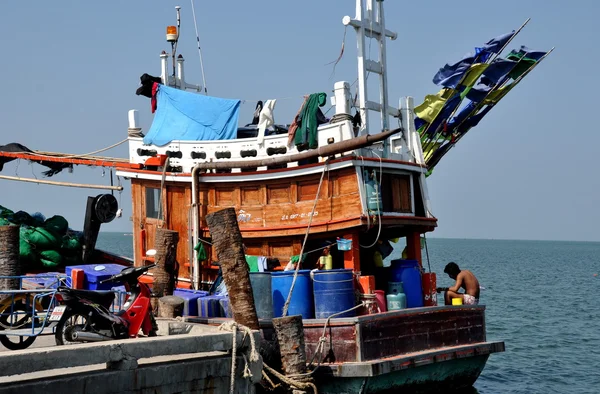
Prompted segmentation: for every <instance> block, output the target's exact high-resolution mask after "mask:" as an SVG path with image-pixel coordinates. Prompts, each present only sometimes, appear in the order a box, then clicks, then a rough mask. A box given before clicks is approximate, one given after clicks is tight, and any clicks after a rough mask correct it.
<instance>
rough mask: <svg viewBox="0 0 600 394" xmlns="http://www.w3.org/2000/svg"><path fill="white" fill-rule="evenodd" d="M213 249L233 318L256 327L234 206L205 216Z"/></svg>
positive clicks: (254, 308) (248, 271) (253, 306)
mask: <svg viewBox="0 0 600 394" xmlns="http://www.w3.org/2000/svg"><path fill="white" fill-rule="evenodd" d="M206 223H207V224H208V229H209V231H210V236H211V238H212V246H213V251H214V252H216V255H217V259H218V261H219V263H220V264H221V270H222V272H223V281H224V282H225V286H227V291H228V293H229V303H230V305H231V310H232V312H233V319H234V320H235V321H236V322H237V323H239V324H243V325H244V326H246V327H249V328H250V329H252V330H258V328H259V326H258V317H257V315H256V307H255V305H254V297H253V295H252V286H251V284H250V270H249V268H248V263H247V262H246V255H245V254H244V245H243V242H242V234H241V233H240V228H239V226H238V222H237V215H236V214H235V209H233V208H226V209H223V210H220V211H217V212H214V213H211V214H208V215H206Z"/></svg>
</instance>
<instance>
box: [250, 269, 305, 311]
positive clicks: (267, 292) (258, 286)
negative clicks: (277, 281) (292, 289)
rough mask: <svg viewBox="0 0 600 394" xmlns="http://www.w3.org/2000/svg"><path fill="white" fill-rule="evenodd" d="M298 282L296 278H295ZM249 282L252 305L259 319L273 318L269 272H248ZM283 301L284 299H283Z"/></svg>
mask: <svg viewBox="0 0 600 394" xmlns="http://www.w3.org/2000/svg"><path fill="white" fill-rule="evenodd" d="M296 283H298V280H296ZM250 284H251V285H252V295H253V296H254V306H255V307H256V315H257V316H258V318H259V319H272V318H273V298H272V292H271V273H270V272H250ZM284 302H285V301H284Z"/></svg>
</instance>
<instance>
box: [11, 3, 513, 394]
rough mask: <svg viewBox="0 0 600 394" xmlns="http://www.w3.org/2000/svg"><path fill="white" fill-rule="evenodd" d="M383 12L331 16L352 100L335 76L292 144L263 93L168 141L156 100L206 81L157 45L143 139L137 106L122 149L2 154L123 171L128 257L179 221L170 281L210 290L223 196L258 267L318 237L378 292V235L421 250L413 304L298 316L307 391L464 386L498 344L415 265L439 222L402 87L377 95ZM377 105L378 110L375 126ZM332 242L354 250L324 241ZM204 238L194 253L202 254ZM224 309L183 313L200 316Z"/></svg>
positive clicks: (473, 310)
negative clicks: (417, 300)
mask: <svg viewBox="0 0 600 394" xmlns="http://www.w3.org/2000/svg"><path fill="white" fill-rule="evenodd" d="M178 12H179V10H178ZM384 20H385V19H384V2H383V1H373V0H356V16H355V17H354V18H350V17H344V18H343V23H344V24H345V25H346V26H351V27H353V28H354V29H355V30H356V33H357V38H358V79H357V81H358V84H357V86H358V88H357V94H356V97H357V103H356V104H354V100H353V98H352V94H351V92H350V84H349V83H348V82H345V81H340V82H337V83H335V85H334V95H333V97H332V105H333V106H334V109H335V115H334V116H333V117H332V118H331V119H328V120H326V121H322V122H319V125H318V127H314V130H313V134H310V132H311V130H310V127H308V128H305V129H298V130H301V131H300V132H302V133H306V134H307V135H305V136H303V137H304V139H302V138H300V142H299V140H298V138H297V135H298V134H297V133H299V131H298V130H297V131H296V134H293V133H292V131H291V130H290V129H291V127H290V125H275V124H272V123H271V122H269V121H268V120H269V118H270V117H271V116H270V115H271V114H272V113H271V112H270V111H271V110H272V109H273V107H274V104H275V103H274V101H273V102H271V103H269V102H267V103H266V104H265V105H264V106H263V107H262V110H261V111H258V112H260V115H264V116H257V119H256V121H255V122H253V123H252V124H250V125H247V126H245V127H238V125H237V117H236V116H232V119H234V123H235V128H234V130H233V133H230V134H229V136H228V138H226V139H219V138H217V137H215V136H212V137H210V138H177V136H178V135H180V134H181V133H180V132H181V129H182V127H181V124H180V123H178V122H179V120H176V119H174V118H170V116H175V115H173V114H172V113H169V112H168V108H169V105H170V104H169V102H168V97H170V96H172V95H173V97H175V96H174V95H177V99H178V100H179V99H180V100H182V101H186V100H190V103H192V101H193V100H197V99H198V97H205V96H202V95H200V94H195V93H189V92H185V90H186V89H189V88H192V89H194V90H197V91H201V90H202V87H199V86H195V85H191V84H189V83H187V82H186V81H185V79H184V72H183V57H182V56H181V55H179V57H176V53H175V52H173V53H172V54H171V56H172V62H173V63H175V64H172V66H173V70H174V71H173V74H172V75H169V71H168V70H169V67H168V62H169V54H167V53H165V52H163V53H162V54H161V56H160V58H161V76H160V77H156V78H153V77H151V76H147V75H146V76H145V77H142V80H143V81H144V78H145V79H146V81H148V80H149V81H150V85H147V86H146V87H147V88H149V89H150V90H152V94H151V97H152V98H155V99H156V98H157V99H158V105H157V108H156V111H157V112H156V115H155V119H154V123H153V126H152V128H151V130H150V131H149V132H148V134H147V135H145V134H144V131H143V130H142V129H141V128H140V127H139V122H138V120H137V118H138V115H137V114H138V113H137V111H136V110H131V111H130V112H129V129H128V135H129V137H128V143H129V158H128V160H122V159H109V160H102V159H98V158H93V159H90V158H73V157H68V158H65V157H62V158H61V157H59V156H57V157H52V156H49V155H47V154H46V155H38V154H36V152H27V153H17V154H15V153H7V152H0V156H3V157H7V158H10V157H21V158H27V159H30V160H37V161H40V160H44V161H46V162H48V161H56V162H61V163H72V164H89V165H91V164H93V165H102V166H110V167H113V168H115V169H116V170H117V172H116V174H117V175H119V176H122V177H125V178H126V179H129V180H130V181H131V190H132V221H133V242H134V259H133V260H134V262H135V264H136V265H144V264H149V263H151V262H153V261H154V257H153V256H151V255H147V254H146V251H147V250H149V249H154V248H155V247H156V245H155V239H156V233H157V229H159V228H166V229H169V230H172V231H175V232H177V233H178V236H179V237H178V243H177V252H176V255H177V260H178V261H179V277H180V280H179V283H180V284H182V283H187V284H188V286H189V287H192V288H194V289H205V290H207V289H208V288H209V287H210V286H211V284H213V281H214V280H215V278H216V277H217V274H218V271H219V267H218V266H217V265H214V264H213V263H214V261H215V260H216V256H215V254H214V251H213V250H212V247H211V234H210V231H209V227H208V224H207V221H206V217H207V215H209V214H211V213H214V212H217V211H220V210H222V209H224V208H234V209H235V211H236V214H237V221H238V226H239V229H240V232H241V235H242V237H243V241H244V246H245V248H246V254H247V255H251V256H262V257H265V258H266V259H267V260H268V261H269V262H270V264H269V265H268V266H261V270H263V271H272V272H278V271H284V269H285V267H286V266H288V263H290V261H291V260H292V258H293V257H294V256H295V257H297V260H298V261H300V264H301V266H302V268H306V269H313V268H315V267H317V263H318V261H319V258H320V252H321V250H323V249H324V248H325V247H327V248H330V249H331V254H332V255H333V256H332V262H331V264H332V267H331V268H333V269H346V270H351V271H352V273H353V283H354V287H355V288H356V290H357V291H359V292H360V293H362V294H372V293H373V291H374V290H376V289H378V290H386V284H387V282H388V281H389V280H390V278H389V277H387V276H386V275H390V271H389V269H386V268H385V267H382V260H384V259H385V257H386V256H387V255H389V248H391V244H390V242H391V243H396V245H398V246H397V247H399V248H400V249H402V248H403V247H404V252H403V258H404V259H405V260H412V261H417V262H418V265H419V268H420V270H419V272H420V275H422V278H424V279H423V283H422V284H420V286H422V297H423V299H422V300H421V301H422V302H421V304H420V305H419V306H417V307H410V308H405V309H401V310H393V311H387V312H381V309H380V310H379V311H378V310H372V309H371V310H369V309H364V310H362V311H360V312H359V313H354V312H353V314H354V316H350V317H333V318H316V317H318V316H312V317H309V318H305V319H304V320H303V326H304V327H303V328H304V335H305V338H304V341H305V346H306V353H307V355H308V358H309V359H312V360H313V362H312V364H311V366H313V367H314V366H315V365H316V368H314V370H313V372H312V376H313V378H314V379H315V382H316V384H317V387H318V389H319V392H320V393H359V392H360V393H384V392H397V390H400V389H402V390H407V391H410V392H431V391H433V392H435V391H438V390H440V389H442V388H443V389H444V390H449V389H457V388H463V387H468V386H471V385H472V384H473V383H474V382H475V380H476V379H477V378H478V376H479V375H480V373H481V371H482V370H483V368H484V366H485V364H486V361H487V359H488V357H489V356H490V354H492V353H495V352H502V351H504V343H503V342H502V341H488V339H487V338H486V325H485V306H483V305H475V306H467V305H461V306H439V305H438V302H437V297H436V290H435V274H433V273H426V272H425V270H424V269H423V256H422V236H423V235H424V234H426V233H429V232H432V231H433V230H434V229H435V227H436V226H437V219H436V218H435V217H434V216H433V215H432V214H431V209H430V201H429V196H428V191H427V181H426V176H427V174H428V171H429V170H430V169H431V168H429V167H428V162H427V158H428V157H431V154H432V152H431V149H429V150H428V151H427V155H424V153H423V151H424V149H423V146H422V141H423V140H424V139H423V138H424V137H423V135H422V134H420V133H419V131H418V130H417V129H416V127H415V108H414V104H413V100H412V98H410V97H406V98H402V99H400V100H399V105H398V106H395V105H393V104H392V103H391V102H390V101H389V99H388V94H387V76H386V71H387V69H388V68H387V64H386V41H387V39H392V40H393V39H395V38H396V33H394V32H392V31H390V30H388V29H387V28H386V26H385V23H384ZM177 32H178V30H177V27H171V28H169V29H168V40H169V41H171V42H176V41H177V40H178V39H179V35H178V33H177ZM369 39H371V40H375V41H376V42H375V44H376V45H375V46H374V47H376V48H377V50H378V52H379V57H378V59H379V60H378V61H373V60H370V59H368V57H367V53H366V52H367V51H366V45H365V42H366V40H369ZM175 70H177V71H175ZM367 73H371V74H372V75H373V76H374V77H377V78H379V90H380V91H379V92H378V93H377V94H376V95H375V97H378V99H379V100H378V101H373V100H371V99H370V97H371V96H370V95H369V94H368V92H367V90H368V89H367ZM372 78H373V77H372ZM191 96H195V97H191ZM207 99H211V98H207ZM311 99H314V100H320V99H322V97H319V96H318V95H311V96H310V97H309V98H308V99H307V103H304V104H303V105H302V107H301V110H300V112H299V114H303V115H306V116H310V117H311V118H309V119H313V117H314V121H318V113H317V112H318V111H319V110H318V106H314V107H313V108H312V112H303V111H304V110H307V111H308V109H307V107H308V102H310V100H311ZM161 100H162V101H161ZM203 103H205V104H207V105H208V104H210V103H209V102H207V101H204V102H203ZM196 104H197V103H195V102H194V103H192V104H190V107H193V108H194V110H193V111H195V112H193V113H190V114H185V116H186V117H188V118H189V119H192V120H193V119H195V118H194V116H196V115H198V111H200V112H202V110H203V109H202V108H203V107H202V106H198V105H196ZM232 105H233V106H235V103H234V104H232ZM353 108H356V109H357V110H356V113H354V114H353V113H352V111H353ZM178 111H179V112H185V111H184V110H183V109H181V108H179V109H178ZM204 111H209V110H208V109H205V110H204ZM233 112H235V110H232V113H233ZM374 114H376V115H378V118H379V119H378V120H380V123H379V124H377V126H375V121H376V119H371V117H372V115H374ZM198 116H200V115H198ZM271 118H272V117H271ZM390 118H397V120H399V124H400V127H398V128H395V129H394V128H391V127H390V124H391V123H390ZM157 119H160V121H157ZM306 119H307V118H304V121H306ZM296 120H297V119H294V123H295V121H296ZM196 123H199V122H196ZM221 126H222V127H225V126H223V125H221ZM202 132H203V133H204V132H206V130H205V129H203V130H202ZM161 133H162V134H161ZM165 133H166V134H165ZM178 133H179V134H178ZM157 136H160V138H158V137H157ZM165 136H166V137H165ZM165 138H166V139H165ZM159 140H160V141H161V143H158V142H157V141H159ZM436 143H437V142H436ZM436 146H437V145H436ZM23 155H25V156H27V157H24V156H23ZM90 160H93V161H94V163H91V162H90ZM437 161H439V158H436V163H437ZM339 241H342V242H344V244H345V245H351V246H350V247H349V248H347V249H348V250H346V248H340V247H338V248H337V250H336V247H335V246H336V245H340V243H339ZM200 245H202V247H203V248H204V249H205V251H206V256H202V257H201V256H200V255H201V254H202V253H201V252H200V249H201V248H199V246H200ZM386 250H387V252H386ZM305 255H306V256H305ZM268 296H269V297H270V296H271V294H268ZM306 302H307V303H312V302H313V301H312V300H307V301H306ZM227 319H228V318H226V317H210V316H204V317H189V318H188V320H191V321H195V322H201V323H205V324H211V325H219V324H222V323H223V322H224V321H226V320H227ZM260 327H261V330H262V334H263V338H264V339H265V341H266V342H275V335H274V329H273V324H272V322H271V321H270V320H269V319H262V320H261V321H260ZM324 329H326V330H324Z"/></svg>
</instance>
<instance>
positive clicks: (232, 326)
mask: <svg viewBox="0 0 600 394" xmlns="http://www.w3.org/2000/svg"><path fill="white" fill-rule="evenodd" d="M238 329H239V330H240V331H242V332H243V333H244V339H243V340H242V343H243V342H244V340H245V339H246V337H247V336H248V337H250V357H249V358H246V355H245V354H243V353H242V356H243V358H244V373H243V375H242V376H243V377H244V378H246V379H248V378H251V377H252V372H251V371H250V368H249V367H248V360H250V362H257V361H259V360H260V355H259V354H258V351H257V350H256V341H255V340H254V335H252V330H251V329H250V328H248V327H246V326H244V325H242V324H238V323H236V322H235V321H228V322H225V323H223V324H221V325H220V326H219V330H221V331H230V332H232V333H233V339H232V345H231V347H232V349H231V381H230V384H229V392H230V393H231V394H233V393H234V392H235V370H236V368H237V361H236V358H237V330H238Z"/></svg>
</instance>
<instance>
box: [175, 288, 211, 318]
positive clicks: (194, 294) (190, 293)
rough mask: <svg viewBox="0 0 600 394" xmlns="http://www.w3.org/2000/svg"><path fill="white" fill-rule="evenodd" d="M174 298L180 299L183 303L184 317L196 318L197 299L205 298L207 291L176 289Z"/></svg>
mask: <svg viewBox="0 0 600 394" xmlns="http://www.w3.org/2000/svg"><path fill="white" fill-rule="evenodd" d="M173 295H174V296H177V297H181V298H183V300H184V301H185V303H184V304H183V315H184V316H198V299H199V298H202V297H206V296H207V295H208V291H203V290H192V289H176V290H175V291H174V292H173Z"/></svg>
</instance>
